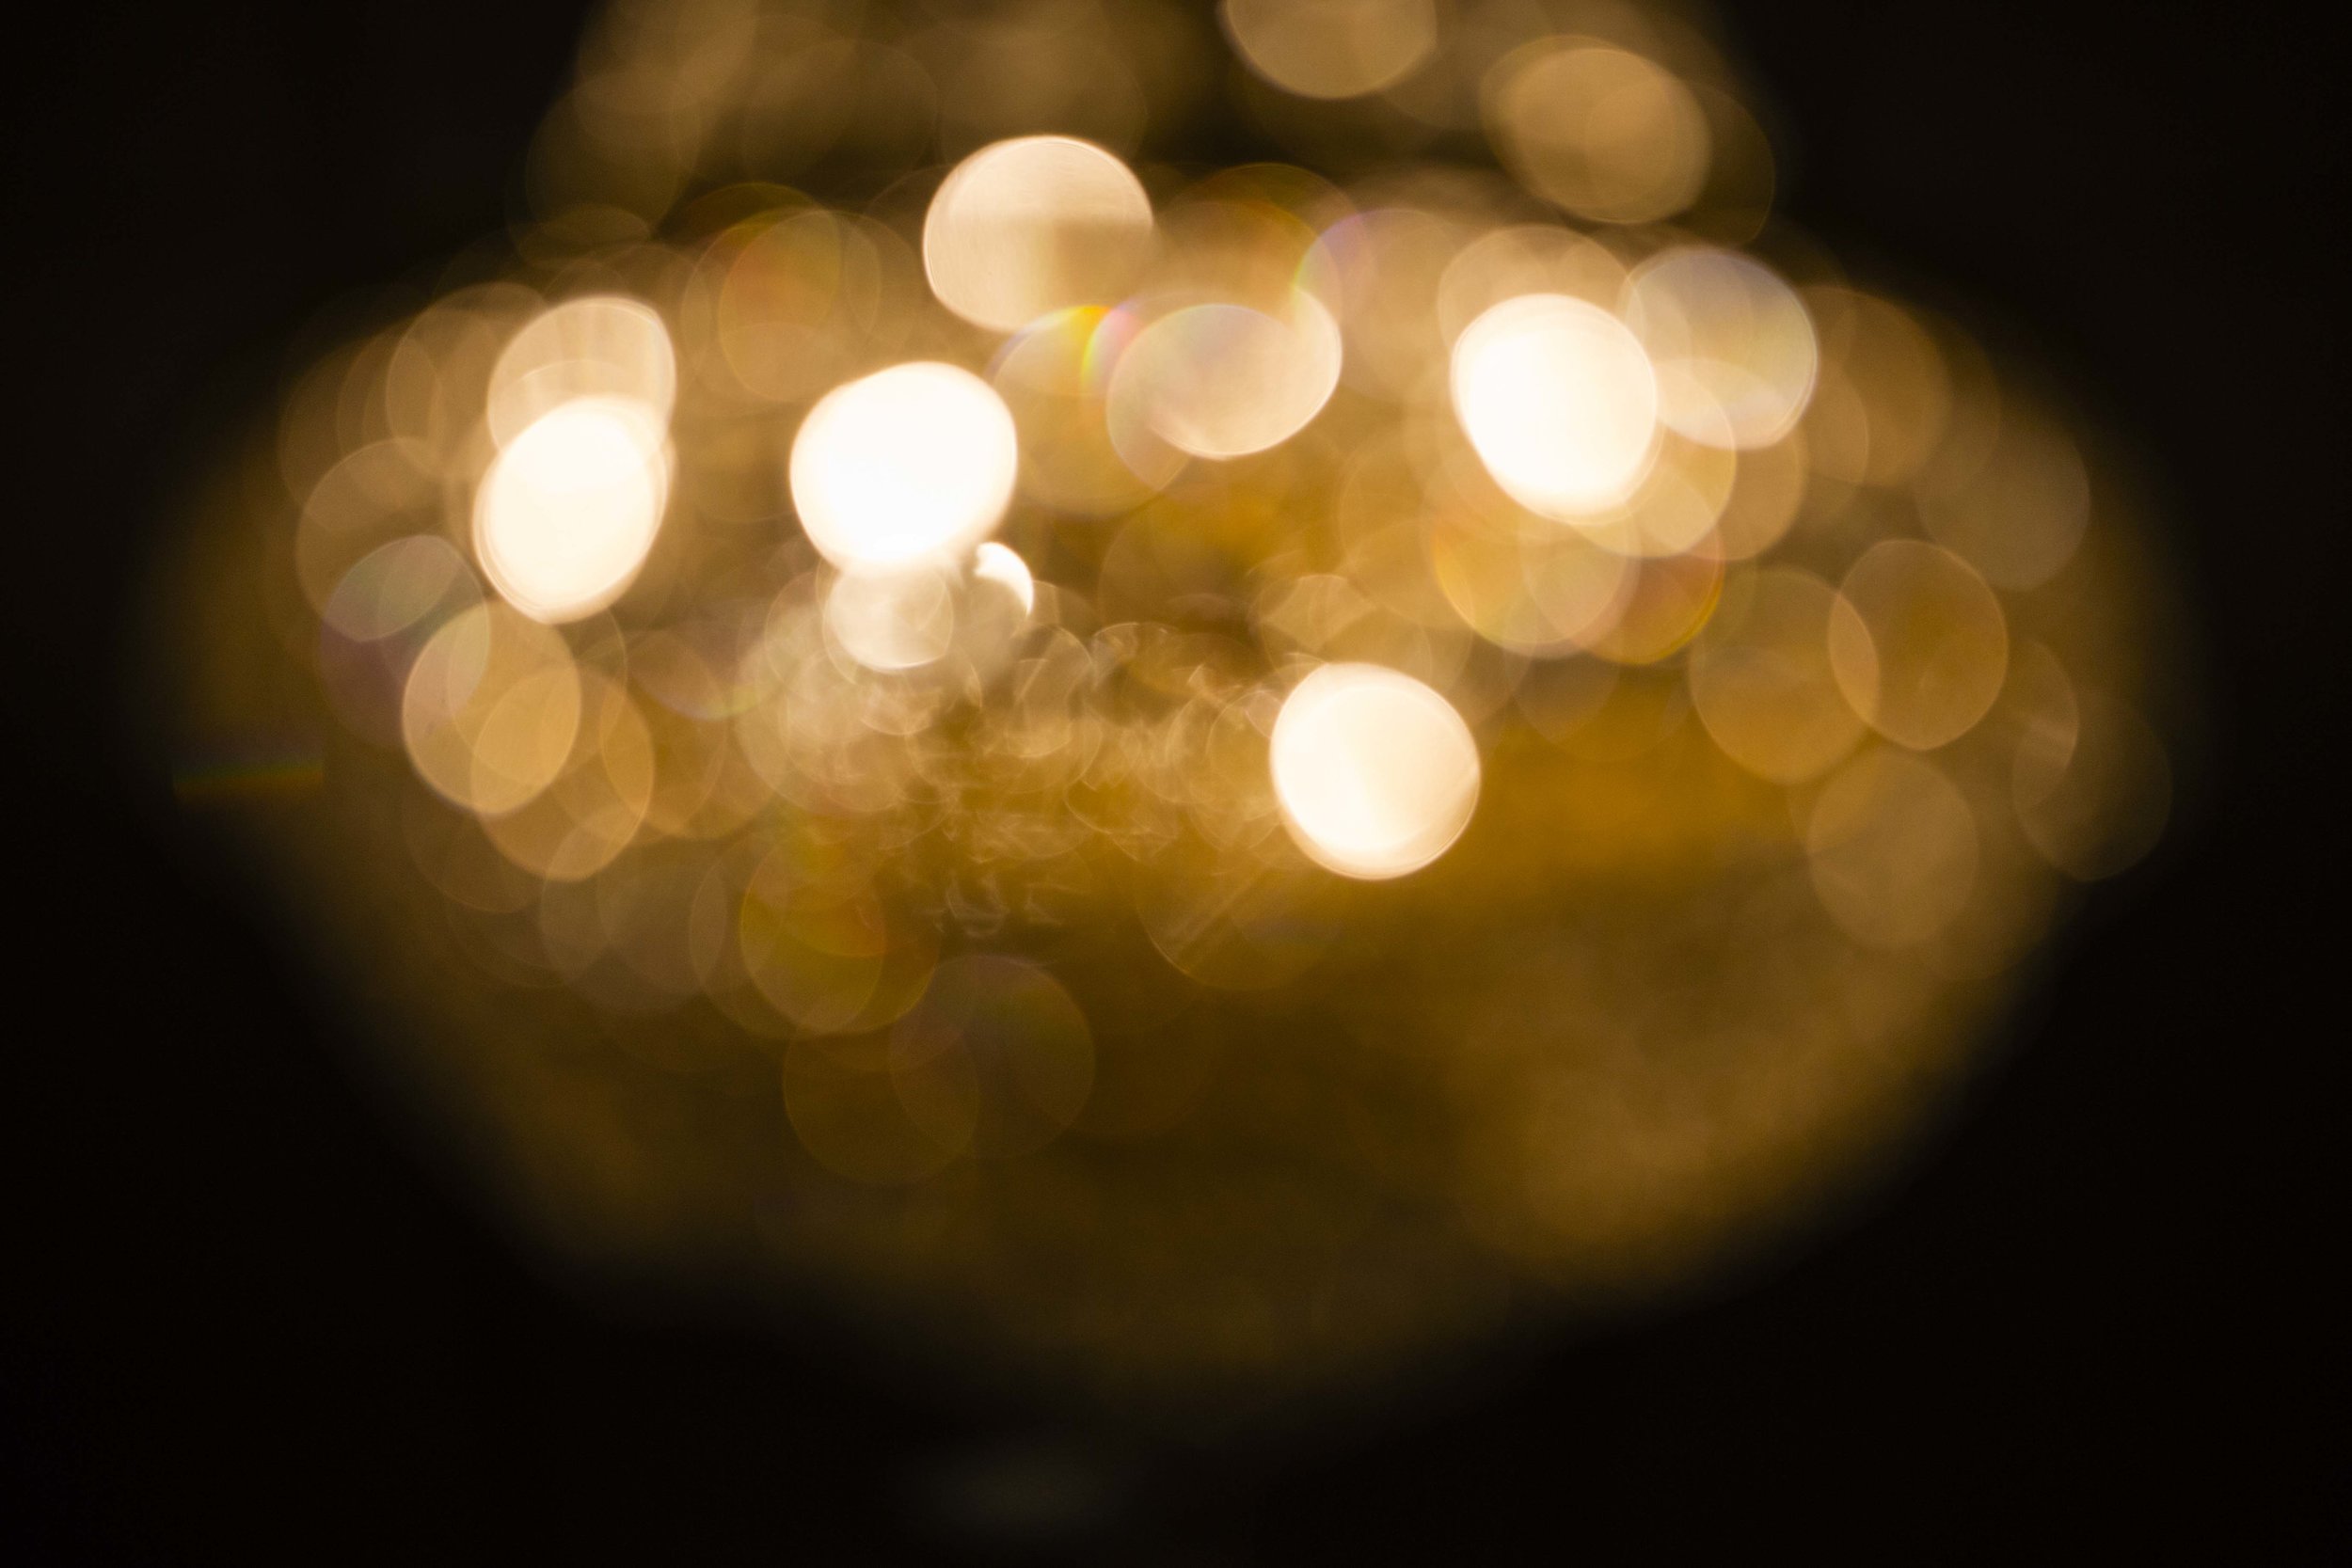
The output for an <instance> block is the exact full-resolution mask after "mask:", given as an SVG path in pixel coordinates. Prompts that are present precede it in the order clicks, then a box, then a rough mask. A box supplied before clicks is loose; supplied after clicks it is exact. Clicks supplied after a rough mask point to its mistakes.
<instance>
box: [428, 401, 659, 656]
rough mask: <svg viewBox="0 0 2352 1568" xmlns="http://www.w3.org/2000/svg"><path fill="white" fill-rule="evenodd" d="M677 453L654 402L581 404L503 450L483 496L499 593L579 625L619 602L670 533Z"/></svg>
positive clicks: (478, 536)
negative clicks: (664, 525) (664, 521)
mask: <svg viewBox="0 0 2352 1568" xmlns="http://www.w3.org/2000/svg"><path fill="white" fill-rule="evenodd" d="M669 490H670V456H669V451H668V446H667V443H666V441H665V439H664V437H663V435H662V430H661V424H660V420H659V418H658V417H657V416H656V414H655V413H654V411H653V410H652V409H651V408H650V407H648V406H647V405H645V404H641V403H635V402H631V401H628V400H626V399H621V398H605V397H596V398H581V399H579V400H577V401H576V402H572V403H567V404H564V405H563V406H562V407H560V408H557V409H555V410H554V411H553V412H551V413H548V414H546V415H544V416H542V417H541V418H540V419H539V420H537V422H535V423H533V424H532V426H531V427H530V428H528V429H527V430H524V431H523V432H522V433H521V434H519V435H517V436H516V437H515V439H514V440H513V441H512V442H511V443H509V444H508V446H507V447H506V450H505V451H501V452H500V453H499V454H498V456H497V458H496V459H495V460H493V461H492V463H491V465H490V471H489V472H488V473H487V474H486V475H485V476H484V478H483V482H482V489H481V491H480V493H479V494H478V495H477V496H476V497H475V500H474V521H473V532H474V550H475V553H476V554H477V555H478V556H479V557H480V558H481V562H482V569H483V571H484V572H485V574H486V575H487V576H488V578H489V579H490V583H491V586H492V587H494V588H496V589H497V590H498V591H499V593H500V594H501V595H502V596H503V597H504V598H505V599H506V600H507V602H508V603H510V604H512V605H513V606H514V607H515V608H516V609H517V610H521V611H522V612H523V613H524V614H526V615H528V616H530V617H531V618H532V620H534V621H547V622H560V621H572V620H577V619H579V618H580V616H583V615H587V614H592V613H594V612H595V611H596V610H601V609H603V608H604V607H605V606H606V605H608V604H611V603H612V601H613V600H614V599H616V598H618V597H620V595H621V594H622V592H623V591H624V590H625V589H627V588H628V585H629V583H630V581H631V580H632V579H633V578H635V577H636V576H637V572H638V568H640V567H641V566H643V565H644V563H645V556H646V553H647V552H648V551H650V550H651V549H652V548H653V542H654V536H655V535H656V534H657V533H658V532H660V528H661V515H662V512H663V509H664V508H665V506H666V505H667V503H668V500H669Z"/></svg>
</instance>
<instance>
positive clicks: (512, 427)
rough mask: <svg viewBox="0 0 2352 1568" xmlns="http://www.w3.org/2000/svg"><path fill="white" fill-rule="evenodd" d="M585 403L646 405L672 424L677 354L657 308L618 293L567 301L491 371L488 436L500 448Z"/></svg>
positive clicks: (518, 339)
mask: <svg viewBox="0 0 2352 1568" xmlns="http://www.w3.org/2000/svg"><path fill="white" fill-rule="evenodd" d="M581 398H613V399H621V400H626V401H628V402H630V403H636V404H644V407H645V408H647V409H648V410H650V418H651V419H652V420H653V422H654V423H655V424H656V425H661V424H666V423H667V422H668V420H669V417H670V405H671V404H673V403H675V401H676V399H677V354H676V351H675V349H673V348H672V347H671V345H670V332H669V328H667V327H666V326H664V325H662V322H661V318H660V316H659V315H657V314H656V313H655V312H654V310H653V309H652V307H650V306H648V305H645V304H644V303H643V302H642V301H639V300H634V299H628V298H625V297H623V296H621V295H618V294H594V295H590V296H588V297H585V298H581V299H571V300H566V301H564V303H563V304H561V305H558V306H555V307H553V308H551V309H548V310H545V311H543V312H541V313H540V314H539V315H538V316H536V317H535V318H533V319H532V322H531V323H530V325H527V326H525V327H524V328H523V329H522V330H521V331H519V332H517V333H516V334H515V336H514V338H513V339H512V340H511V341H509V342H508V343H507V345H506V348H505V351H504V352H503V353H501V355H500V356H499V359H498V363H497V364H496V365H495V366H493V367H492V368H491V371H490V387H489V405H488V414H489V421H490V434H491V436H493V437H495V438H496V439H497V440H498V442H499V443H500V444H501V445H504V444H505V443H507V442H509V441H512V440H514V439H515V438H516V437H517V436H520V435H521V434H522V433H523V432H524V431H526V430H529V429H531V428H532V426H533V425H535V424H536V423H537V422H538V421H539V420H542V419H544V418H545V417H547V416H548V415H549V414H551V413H553V412H555V411H556V410H557V409H559V408H561V407H563V406H564V405H565V404H570V403H574V402H577V401H578V400H580V399H581Z"/></svg>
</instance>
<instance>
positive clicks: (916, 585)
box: [825, 546, 986, 671]
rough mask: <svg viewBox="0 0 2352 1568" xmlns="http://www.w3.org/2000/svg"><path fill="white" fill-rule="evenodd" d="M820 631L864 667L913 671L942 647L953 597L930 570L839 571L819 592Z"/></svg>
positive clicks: (948, 637)
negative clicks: (822, 596) (822, 611)
mask: <svg viewBox="0 0 2352 1568" xmlns="http://www.w3.org/2000/svg"><path fill="white" fill-rule="evenodd" d="M985 547H986V546H983V548H985ZM825 630H826V631H828V632H829V633H831V634H832V636H833V640H834V643H835V644H836V645H837V646H838V647H839V648H840V649H841V650H842V651H843V652H844V653H846V654H848V655H849V656H850V657H851V658H853V659H855V660H857V662H858V663H860V664H863V665H864V666H866V668H867V669H868V670H885V671H887V670H913V669H916V668H918V667H920V666H922V665H926V664H930V663H931V662H933V661H934V660H936V659H937V658H938V657H940V656H941V655H943V654H945V653H946V651H947V645H948V643H949V642H950V641H953V640H954V638H955V631H956V606H955V599H954V597H953V595H951V594H949V593H948V590H947V580H946V577H945V575H943V574H942V573H939V572H936V571H930V570H925V569H917V570H915V571H912V572H893V573H889V574H881V573H873V572H845V573H843V574H842V575H841V576H840V577H838V578H834V582H833V586H832V587H831V588H830V589H828V590H827V591H826V593H825Z"/></svg>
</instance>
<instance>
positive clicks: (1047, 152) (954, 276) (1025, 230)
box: [923, 136, 1152, 332]
mask: <svg viewBox="0 0 2352 1568" xmlns="http://www.w3.org/2000/svg"><path fill="white" fill-rule="evenodd" d="M1151 248H1152V198H1150V197H1148V196H1146V195H1145V194H1144V191H1143V186H1142V185H1141V184H1140V183H1139V182H1137V181H1136V177H1135V175H1134V174H1133V173H1132V172H1131V171H1130V170H1129V169H1128V167H1127V166H1126V165H1124V164H1122V163H1120V161H1119V160H1118V159H1117V158H1115V157H1113V156H1112V155H1111V154H1110V153H1108V152H1106V151H1104V150H1103V149H1101V148H1099V147H1096V146H1095V145H1094V144H1093V143H1091V142H1084V141H1078V140H1075V139H1073V138H1072V137H1069V136H1023V137H1021V138H1020V139H1018V140H1015V141H1004V142H998V143H996V144H995V145H994V146H993V147H984V148H982V149H981V150H979V151H977V152H975V153H973V154H972V155H971V156H970V157H968V158H966V159H965V160H964V161H963V162H962V163H961V164H958V165H957V166H956V167H955V170H954V172H952V173H951V174H949V175H948V176H947V179H946V182H945V183H943V184H942V185H941V186H940V187H939V193H938V194H937V195H936V196H934V197H932V198H931V205H930V212H929V214H927V215H926V216H925V217H924V220H923V266H924V269H925V270H926V271H927V272H928V273H929V274H930V281H931V291H932V292H933V293H936V294H937V295H938V296H939V298H940V302H941V303H942V304H944V305H946V307H947V308H948V309H950V310H953V311H955V312H956V314H958V315H960V316H961V317H963V318H964V319H965V320H966V321H970V322H974V323H977V324H978V325H981V326H987V327H993V328H994V329H995V330H997V331H999V332H1010V331H1013V330H1014V329H1016V328H1018V327H1021V326H1024V325H1026V324H1028V323H1030V322H1033V321H1035V320H1037V319H1038V318H1039V317H1040V316H1044V315H1049V314H1051V313H1052V312H1054V311H1056V310H1061V309H1069V308H1071V307H1073V306H1080V305H1110V304H1114V303H1116V302H1117V301H1118V300H1119V299H1120V296H1121V295H1123V294H1124V293H1126V292H1127V288H1128V286H1129V285H1130V284H1131V283H1132V282H1133V281H1134V279H1135V277H1136V273H1137V272H1138V271H1139V270H1140V269H1141V267H1142V265H1143V263H1144V261H1145V260H1146V258H1147V257H1148V256H1149V255H1150V253H1151Z"/></svg>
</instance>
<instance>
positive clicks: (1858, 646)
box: [1829, 539, 2009, 752]
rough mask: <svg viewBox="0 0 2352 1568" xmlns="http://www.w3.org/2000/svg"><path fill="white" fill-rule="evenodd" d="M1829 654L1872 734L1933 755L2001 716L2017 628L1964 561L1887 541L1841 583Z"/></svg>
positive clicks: (1947, 553)
mask: <svg viewBox="0 0 2352 1568" xmlns="http://www.w3.org/2000/svg"><path fill="white" fill-rule="evenodd" d="M1829 653H1830V662H1831V664H1832V666H1833V667H1834V668H1835V669H1836V673H1837V685H1838V688H1839V689H1841V690H1843V691H1844V692H1845V694H1846V700H1847V701H1848V702H1849V703H1851V704H1852V705H1853V710H1854V711H1855V712H1856V713H1858V714H1860V715H1861V716H1862V717H1863V719H1864V720H1865V721H1867V722H1868V723H1869V725H1870V726H1871V728H1873V729H1875V730H1877V731H1878V732H1879V733H1880V734H1881V735H1883V736H1886V737H1887V738H1888V739H1890V740H1894V741H1898V742H1899V743H1900V744H1902V745H1905V746H1908V747H1910V748H1912V749H1913V750H1914V751H1919V752H1928V751H1933V750H1934V749H1935V748H1937V747H1939V746H1943V745H1947V744H1948V743H1950V742H1951V741H1954V740H1957V739H1959V738H1960V737H1961V736H1963V735H1965V734H1967V733H1968V731H1969V730H1970V729H1972V728H1974V727H1975V725H1976V722H1977V721H1978V720H1979V719H1982V718H1983V717H1984V716H1985V714H1986V713H1988V712H1990V711H1991V709H1992V707H1993V702H1994V698H1996V697H1998V696H1999V695H2000V693H2001V681H2002V679H2003V677H2004V676H2005V675H2007V674H2008V673H2009V623H2008V621H2007V619H2006V617H2004V616H2003V614H2002V613H2001V601H2000V599H1999V598H1998V596H1996V595H1995V594H1994V592H1993V590H1992V589H1990V588H1988V587H1986V586H1985V581H1984V578H1980V577H1979V576H1978V575H1977V574H1976V572H1975V570H1974V569H1973V568H1971V567H1970V566H1969V564H1968V563H1967V562H1964V561H1963V560H1961V559H1960V557H1958V556H1956V555H1954V554H1953V553H1952V552H1951V551H1949V550H1945V549H1938V548H1937V547H1936V546H1933V545H1929V544H1923V543H1921V542H1920V541H1918V540H1915V539H1883V540H1881V541H1880V542H1879V543H1878V544H1875V545H1873V546H1870V548H1869V549H1868V550H1867V551H1865V552H1864V554H1863V556H1862V559H1861V560H1859V561H1857V562H1854V563H1853V565H1852V567H1851V568H1850V569H1849V570H1848V571H1847V573H1846V580H1845V581H1844V582H1843V583H1842V584H1840V585H1839V588H1838V600H1837V606H1836V610H1834V611H1833V612H1832V615H1831V618H1830V628H1829Z"/></svg>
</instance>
